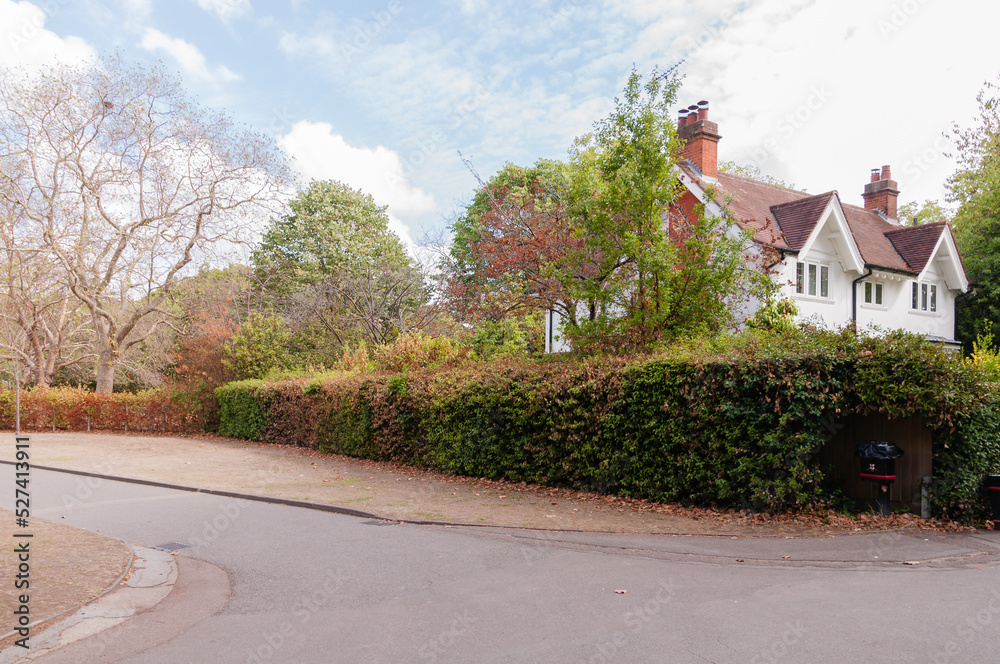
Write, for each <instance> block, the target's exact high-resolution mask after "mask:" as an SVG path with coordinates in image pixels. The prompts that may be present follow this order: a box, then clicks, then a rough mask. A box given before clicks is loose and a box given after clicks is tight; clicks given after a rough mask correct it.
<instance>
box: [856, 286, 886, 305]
mask: <svg viewBox="0 0 1000 664" xmlns="http://www.w3.org/2000/svg"><path fill="white" fill-rule="evenodd" d="M864 286H865V287H864V292H863V293H862V295H861V301H862V303H863V304H864V306H866V307H870V308H872V309H885V308H887V305H886V303H885V283H884V282H882V281H878V280H873V281H866V282H865V283H864Z"/></svg>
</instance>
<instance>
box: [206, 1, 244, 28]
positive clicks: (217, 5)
mask: <svg viewBox="0 0 1000 664" xmlns="http://www.w3.org/2000/svg"><path fill="white" fill-rule="evenodd" d="M197 2H198V6H199V7H201V8H202V9H204V10H205V11H207V12H210V13H212V14H215V15H216V16H218V17H219V18H220V19H221V20H222V21H223V22H224V23H229V21H231V20H232V19H234V18H239V17H240V16H243V15H244V14H247V13H248V12H250V10H251V9H252V8H251V6H250V0H197Z"/></svg>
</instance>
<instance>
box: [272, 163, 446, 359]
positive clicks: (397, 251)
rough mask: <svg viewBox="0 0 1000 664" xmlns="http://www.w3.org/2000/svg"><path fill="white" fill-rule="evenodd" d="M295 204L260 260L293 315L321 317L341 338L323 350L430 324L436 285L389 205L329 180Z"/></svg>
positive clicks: (306, 319)
mask: <svg viewBox="0 0 1000 664" xmlns="http://www.w3.org/2000/svg"><path fill="white" fill-rule="evenodd" d="M289 207H290V208H291V213H290V214H288V215H286V216H284V217H281V218H278V219H275V220H273V221H272V223H271V226H270V228H268V230H267V232H266V233H265V234H264V237H263V240H262V241H261V243H260V246H259V247H258V249H257V250H256V251H255V253H254V264H255V266H256V267H257V269H258V270H260V271H262V272H264V273H265V275H266V276H264V277H262V280H263V281H265V282H267V283H268V285H269V288H270V289H271V290H272V292H274V293H275V294H277V295H278V296H279V297H280V298H281V303H280V305H279V308H280V309H282V311H283V312H284V314H285V315H286V317H288V318H290V319H294V320H293V322H295V323H297V325H298V326H299V327H309V326H310V325H312V324H318V325H319V326H320V327H321V328H322V329H323V330H325V332H326V333H327V334H328V335H330V336H331V337H332V338H333V343H332V344H326V348H325V349H323V348H321V349H320V351H321V352H324V353H325V354H327V355H332V354H335V353H336V351H337V350H338V349H342V348H343V347H344V346H345V345H348V344H350V343H351V342H353V341H363V342H365V343H369V344H372V345H378V344H384V343H388V342H390V341H392V340H393V339H394V338H395V337H396V336H397V335H399V334H401V333H403V332H406V331H409V330H413V329H421V328H422V327H423V325H424V324H425V323H426V322H427V315H428V310H427V308H426V307H425V306H424V305H425V304H426V303H427V301H428V299H429V296H430V293H429V288H428V287H427V285H426V283H425V282H424V278H423V274H422V273H421V270H420V267H419V266H418V265H417V264H416V262H415V261H414V260H413V259H412V258H411V257H410V256H409V255H408V254H407V252H406V248H405V247H404V246H403V243H402V241H401V240H400V239H399V236H397V235H396V234H395V233H393V232H392V231H391V230H390V229H389V217H388V214H387V213H386V207H385V206H379V205H378V204H376V203H375V201H374V200H373V199H372V197H371V196H370V195H368V194H365V193H363V192H361V191H360V190H356V189H352V188H351V187H349V186H348V185H346V184H343V183H341V182H337V181H330V180H324V181H315V182H312V183H311V184H310V185H309V187H308V189H306V190H305V191H302V192H300V193H299V194H298V195H297V196H296V197H295V198H294V199H293V200H292V201H291V203H290V204H289ZM320 345H321V346H323V345H324V344H323V343H322V342H320Z"/></svg>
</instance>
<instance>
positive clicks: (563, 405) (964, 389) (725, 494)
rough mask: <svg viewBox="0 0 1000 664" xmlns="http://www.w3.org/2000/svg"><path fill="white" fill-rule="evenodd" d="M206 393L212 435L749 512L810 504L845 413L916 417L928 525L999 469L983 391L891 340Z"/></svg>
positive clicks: (922, 349)
mask: <svg viewBox="0 0 1000 664" xmlns="http://www.w3.org/2000/svg"><path fill="white" fill-rule="evenodd" d="M217 397H218V399H219V402H220V406H221V412H222V429H221V431H220V432H221V433H223V434H224V435H229V436H235V437H241V438H247V439H252V440H264V441H269V442H274V443H285V444H294V445H303V446H308V447H314V448H318V449H321V450H325V451H330V452H336V453H340V454H346V455H350V456H356V457H363V458H368V459H375V460H391V461H396V462H401V463H405V464H411V465H415V466H421V467H428V468H434V469H438V470H442V471H445V472H449V473H455V474H462V475H472V476H479V477H487V478H493V479H500V478H503V479H507V480H512V481H525V482H532V483H538V484H545V485H551V486H561V487H572V488H580V489H587V490H593V491H598V492H609V493H617V494H620V495H626V496H633V497H642V498H649V499H652V500H658V501H671V502H681V503H686V504H698V505H715V506H731V507H741V508H749V509H754V510H770V511H776V510H787V509H795V508H799V507H802V506H805V505H808V504H811V503H816V502H818V501H822V500H824V499H826V498H827V495H826V493H825V489H824V487H823V484H822V480H823V475H822V472H821V471H820V470H819V469H818V468H817V467H816V466H815V464H813V463H812V461H813V459H814V458H815V455H816V453H817V452H818V451H819V449H820V448H821V447H822V445H823V444H824V443H825V441H826V440H827V438H828V437H829V433H828V432H829V431H830V425H831V423H832V422H834V421H835V420H837V419H839V418H842V417H845V416H847V415H850V414H873V413H883V414H885V415H886V416H888V417H892V418H898V417H908V416H912V415H920V416H922V417H923V418H924V420H925V421H926V422H927V423H928V426H930V427H931V428H932V430H933V433H934V439H935V460H934V463H935V469H936V474H935V484H934V486H933V487H932V498H933V506H934V509H935V510H936V512H937V513H938V514H939V515H943V516H948V517H951V518H961V519H972V518H979V517H981V516H983V514H982V511H981V510H982V509H983V508H982V505H984V504H985V503H983V502H982V501H981V498H982V496H981V480H982V476H983V475H984V474H985V473H986V472H988V471H990V470H995V469H996V467H997V465H998V461H1000V451H998V448H997V440H998V439H997V435H996V434H997V433H998V427H1000V423H998V417H997V409H996V407H995V405H994V404H995V396H994V391H993V389H992V388H990V387H989V386H988V385H985V384H984V383H983V382H982V380H980V378H979V377H978V375H977V374H976V373H975V371H974V369H973V368H972V367H970V366H968V365H967V364H964V363H962V362H961V360H960V359H959V358H957V357H956V356H954V355H950V354H948V353H946V352H943V351H941V350H939V349H938V348H936V347H932V346H931V345H930V344H927V343H926V342H924V341H922V340H920V339H919V338H917V337H915V336H913V335H907V334H904V333H893V334H890V335H888V336H887V337H885V338H879V339H875V338H866V337H860V338H859V337H855V336H854V335H852V334H851V333H849V332H841V333H827V332H816V333H809V334H791V335H784V336H780V335H773V334H768V333H763V332H750V333H747V334H744V335H741V336H740V337H726V338H720V339H717V340H712V341H704V342H692V343H689V344H687V345H683V346H677V347H674V348H671V349H669V350H667V351H664V352H662V353H660V354H657V355H653V356H648V357H642V358H633V359H625V358H602V359H585V360H578V359H574V358H565V357H553V358H547V359H546V360H544V361H539V362H528V361H512V360H498V361H494V362H490V363H485V364H475V365H464V366H458V367H454V368H451V369H436V370H415V371H411V372H406V373H399V374H364V373H343V374H331V375H326V376H322V377H317V378H314V379H311V380H304V379H299V380H287V381H277V382H269V383H262V382H256V381H248V382H244V383H234V384H230V385H227V386H225V387H223V388H219V389H218V390H217Z"/></svg>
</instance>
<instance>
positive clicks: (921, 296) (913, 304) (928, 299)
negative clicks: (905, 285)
mask: <svg viewBox="0 0 1000 664" xmlns="http://www.w3.org/2000/svg"><path fill="white" fill-rule="evenodd" d="M910 309H913V310H914V311H927V312H930V313H935V312H937V285H935V284H925V283H921V282H919V281H914V282H913V284H912V290H911V298H910Z"/></svg>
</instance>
